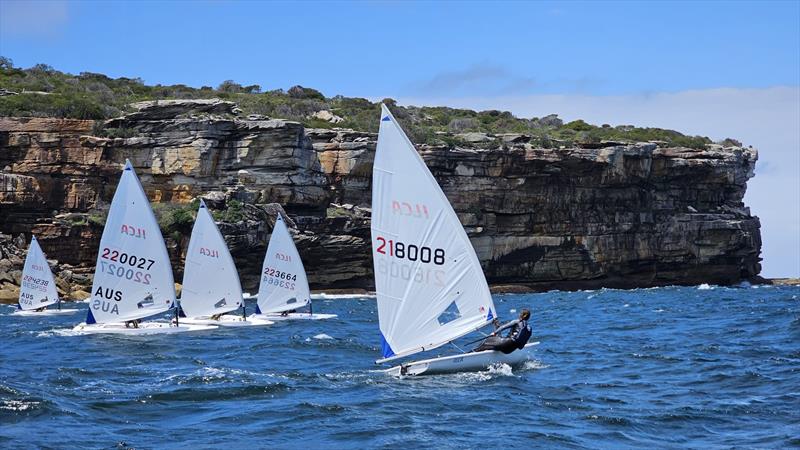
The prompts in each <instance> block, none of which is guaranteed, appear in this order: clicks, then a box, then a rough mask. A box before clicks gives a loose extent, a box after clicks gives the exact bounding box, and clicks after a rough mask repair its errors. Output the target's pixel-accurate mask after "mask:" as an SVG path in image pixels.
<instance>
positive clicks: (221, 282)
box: [181, 200, 242, 317]
mask: <svg viewBox="0 0 800 450" xmlns="http://www.w3.org/2000/svg"><path fill="white" fill-rule="evenodd" d="M241 304H242V286H241V284H240V283H239V274H238V273H237V272H236V265H235V264H234V262H233V258H232V257H231V253H230V252H229V251H228V245H227V244H226V243H225V239H224V238H223V237H222V234H221V233H220V232H219V229H218V228H217V225H216V224H215V223H214V218H213V217H211V213H210V212H209V211H208V208H207V207H206V204H205V202H203V201H202V200H200V208H199V209H198V211H197V219H196V220H195V222H194V227H193V228H192V237H191V238H190V239H189V249H188V250H187V251H186V266H185V267H184V273H183V289H182V291H181V308H182V309H183V312H184V313H185V314H186V316H188V317H209V316H211V315H214V314H224V313H226V312H230V311H233V310H235V309H237V308H239V307H240V306H241Z"/></svg>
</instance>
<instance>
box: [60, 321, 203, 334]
mask: <svg viewBox="0 0 800 450" xmlns="http://www.w3.org/2000/svg"><path fill="white" fill-rule="evenodd" d="M215 328H217V327H215V326H212V325H190V324H183V323H181V324H180V325H179V326H177V327H176V326H175V325H173V324H171V323H168V322H142V323H140V324H139V328H126V327H125V324H124V323H93V324H91V325H87V324H86V323H81V324H79V325H78V326H76V327H75V328H73V329H72V330H73V331H75V332H77V333H79V334H126V335H145V334H164V333H183V332H186V331H205V330H213V329H215Z"/></svg>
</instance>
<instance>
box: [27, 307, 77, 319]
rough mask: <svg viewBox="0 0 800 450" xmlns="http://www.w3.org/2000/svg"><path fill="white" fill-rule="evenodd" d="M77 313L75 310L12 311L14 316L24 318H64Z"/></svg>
mask: <svg viewBox="0 0 800 450" xmlns="http://www.w3.org/2000/svg"><path fill="white" fill-rule="evenodd" d="M76 312H78V310H77V309H66V308H64V309H45V310H44V311H38V312H37V311H35V310H32V309H29V310H24V309H18V310H16V311H14V313H13V314H14V315H15V316H25V317H45V316H66V315H69V314H75V313H76Z"/></svg>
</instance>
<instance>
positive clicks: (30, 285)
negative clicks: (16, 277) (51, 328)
mask: <svg viewBox="0 0 800 450" xmlns="http://www.w3.org/2000/svg"><path fill="white" fill-rule="evenodd" d="M54 303H58V290H57V289H56V282H55V280H54V279H53V272H51V271H50V266H49V265H48V264H47V258H45V256H44V253H42V248H41V247H39V241H37V240H36V236H33V237H31V245H30V247H28V256H26V257H25V266H24V267H23V269H22V285H21V286H20V287H19V307H20V309H23V310H31V309H38V308H43V307H45V306H47V305H52V304H54Z"/></svg>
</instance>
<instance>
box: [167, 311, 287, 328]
mask: <svg viewBox="0 0 800 450" xmlns="http://www.w3.org/2000/svg"><path fill="white" fill-rule="evenodd" d="M178 323H180V324H187V325H216V326H220V327H258V326H264V325H272V324H274V323H275V322H272V321H270V320H267V319H265V318H263V317H258V316H257V317H254V316H249V317H247V319H245V318H243V317H242V316H237V315H233V314H225V315H223V316H221V317H220V318H219V319H218V320H214V319H210V318H208V317H195V318H188V317H182V318H180V319H179V320H178Z"/></svg>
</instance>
